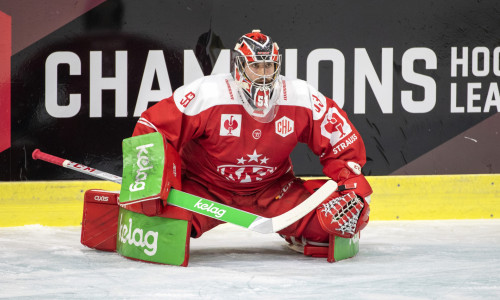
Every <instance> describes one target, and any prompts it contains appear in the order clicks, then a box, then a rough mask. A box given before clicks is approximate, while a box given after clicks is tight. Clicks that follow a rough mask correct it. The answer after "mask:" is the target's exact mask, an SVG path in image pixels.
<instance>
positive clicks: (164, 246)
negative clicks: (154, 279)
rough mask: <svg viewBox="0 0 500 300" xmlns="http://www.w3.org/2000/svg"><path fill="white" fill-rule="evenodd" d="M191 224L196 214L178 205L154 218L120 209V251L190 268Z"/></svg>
mask: <svg viewBox="0 0 500 300" xmlns="http://www.w3.org/2000/svg"><path fill="white" fill-rule="evenodd" d="M172 217H175V218H172ZM191 227H192V214H191V213H189V212H187V211H186V210H184V209H181V208H178V207H173V206H169V207H168V209H167V210H166V211H165V212H164V213H163V214H161V215H160V216H153V217H148V216H146V215H143V214H141V213H137V212H133V211H129V210H126V209H123V208H120V212H119V218H118V236H117V241H116V242H117V246H116V251H117V252H118V253H120V254H121V255H123V256H125V257H127V258H130V259H134V260H141V261H146V262H153V263H160V264H168V265H176V266H184V267H186V266H187V265H188V261H189V241H190V235H191Z"/></svg>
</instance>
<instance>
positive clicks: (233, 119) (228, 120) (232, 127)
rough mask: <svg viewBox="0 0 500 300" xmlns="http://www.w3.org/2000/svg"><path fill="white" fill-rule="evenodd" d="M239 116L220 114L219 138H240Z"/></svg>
mask: <svg viewBox="0 0 500 300" xmlns="http://www.w3.org/2000/svg"><path fill="white" fill-rule="evenodd" d="M240 134H241V115H240V114H222V115H221V117H220V136H240Z"/></svg>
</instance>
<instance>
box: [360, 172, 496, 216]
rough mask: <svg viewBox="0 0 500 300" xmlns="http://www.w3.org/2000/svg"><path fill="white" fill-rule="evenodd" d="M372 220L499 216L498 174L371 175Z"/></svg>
mask: <svg viewBox="0 0 500 300" xmlns="http://www.w3.org/2000/svg"><path fill="white" fill-rule="evenodd" d="M368 180H369V182H370V184H371V185H372V187H373V191H374V192H373V195H372V197H371V198H372V203H371V205H370V207H371V214H370V219H371V220H445V219H490V218H500V174H491V175H433V176H372V177H369V178H368Z"/></svg>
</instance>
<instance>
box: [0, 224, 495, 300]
mask: <svg viewBox="0 0 500 300" xmlns="http://www.w3.org/2000/svg"><path fill="white" fill-rule="evenodd" d="M499 255H500V219H491V220H460V221H459V220H454V221H390V222H389V221H387V222H386V221H378V222H371V223H370V224H369V225H368V227H367V228H366V229H365V230H364V231H363V232H362V235H361V240H360V252H359V253H358V255H357V256H356V257H354V258H352V259H348V260H343V261H340V262H336V263H332V264H330V263H327V262H326V260H325V259H322V258H310V257H306V256H303V255H302V254H299V253H296V252H293V251H292V250H290V249H288V248H287V247H286V246H285V244H284V242H283V240H282V239H281V238H280V237H278V236H277V235H274V234H273V235H262V234H259V233H254V232H251V231H248V230H244V229H240V228H237V227H234V226H232V225H223V226H219V227H218V228H216V229H214V230H212V231H210V232H208V233H206V234H205V235H204V236H203V237H201V238H200V239H196V240H192V244H191V259H190V261H189V266H188V267H187V268H184V267H176V266H167V265H158V264H149V263H144V262H138V261H133V260H129V259H126V258H124V257H121V256H120V255H118V254H117V253H108V252H101V251H97V250H93V249H89V248H86V247H84V246H82V245H81V244H80V228H79V227H43V226H35V225H33V226H24V227H13V228H0V298H17V299H19V298H21V299H22V298H30V299H32V298H34V299H75V298H77V299H100V298H105V299H151V298H153V299H155V298H156V299H158V298H161V299H165V298H167V299H500V259H499Z"/></svg>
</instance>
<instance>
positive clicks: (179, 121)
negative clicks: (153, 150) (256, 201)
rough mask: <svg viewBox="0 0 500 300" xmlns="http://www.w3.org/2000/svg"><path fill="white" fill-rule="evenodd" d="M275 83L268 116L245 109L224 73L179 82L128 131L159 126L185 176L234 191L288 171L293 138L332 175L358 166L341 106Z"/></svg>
mask: <svg viewBox="0 0 500 300" xmlns="http://www.w3.org/2000/svg"><path fill="white" fill-rule="evenodd" d="M281 82H282V84H281V91H280V96H279V99H278V100H277V102H276V105H277V108H278V109H277V112H276V116H275V117H274V118H273V119H272V120H271V121H270V122H268V123H262V122H259V121H257V120H255V119H254V118H253V117H252V116H251V115H250V114H248V113H247V111H246V110H245V108H244V106H243V102H242V101H244V100H243V98H242V97H241V96H240V93H239V92H238V89H239V87H238V86H237V85H236V83H235V82H234V80H233V77H232V76H231V74H220V75H211V76H205V77H203V78H200V79H198V80H196V81H194V82H192V83H190V84H187V85H184V86H182V87H180V88H178V89H177V90H176V91H175V92H174V93H173V95H172V96H171V97H169V98H167V99H164V100H162V101H160V102H158V103H157V104H155V105H153V106H152V107H151V108H149V109H147V110H146V111H145V112H144V113H143V114H142V115H141V117H140V119H139V121H138V122H137V125H136V127H135V130H134V135H140V134H146V133H152V132H155V131H158V132H160V133H161V134H162V135H163V136H164V137H165V138H166V140H167V141H168V142H169V143H170V144H172V145H173V146H174V147H175V148H176V149H177V150H178V151H179V152H180V154H181V158H182V162H183V172H184V173H185V174H187V176H190V177H195V178H196V177H198V178H200V179H201V180H203V181H204V182H208V183H210V184H213V185H215V186H218V187H220V188H223V189H226V190H229V191H233V192H235V193H240V194H250V193H253V192H256V191H258V190H259V189H261V188H262V187H264V186H266V185H268V184H270V183H272V182H273V181H275V180H276V179H277V178H279V177H281V176H283V175H285V174H286V173H288V172H293V168H292V162H291V159H290V153H291V152H292V150H293V149H294V147H295V146H296V145H297V143H299V142H300V143H305V144H307V145H308V146H309V148H310V149H311V150H312V151H313V152H314V153H315V154H316V155H318V156H319V158H320V162H321V164H322V165H323V173H324V174H325V175H326V176H328V177H330V178H332V179H333V180H336V181H338V180H339V179H340V178H339V175H340V174H339V173H340V172H341V170H342V169H344V168H345V166H346V163H347V162H350V163H355V164H357V165H359V167H362V166H363V165H364V163H365V162H366V158H365V147H364V144H363V141H362V139H361V136H360V135H359V133H358V131H357V130H356V129H355V128H354V126H353V124H352V123H351V122H350V121H349V119H348V117H347V115H346V113H345V112H344V111H343V110H342V109H341V108H340V107H338V106H337V104H336V103H335V102H334V101H333V100H331V99H329V98H327V97H325V96H323V95H322V94H321V93H319V92H318V91H317V90H316V89H315V88H313V87H312V86H311V85H309V84H308V83H306V82H305V81H303V80H299V79H287V78H286V77H283V76H281ZM359 171H360V170H359Z"/></svg>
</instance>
